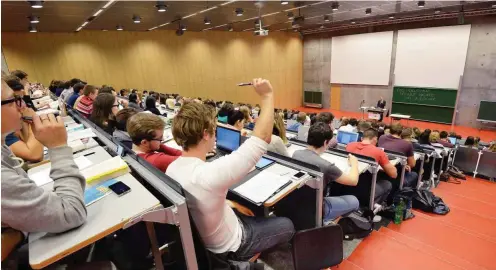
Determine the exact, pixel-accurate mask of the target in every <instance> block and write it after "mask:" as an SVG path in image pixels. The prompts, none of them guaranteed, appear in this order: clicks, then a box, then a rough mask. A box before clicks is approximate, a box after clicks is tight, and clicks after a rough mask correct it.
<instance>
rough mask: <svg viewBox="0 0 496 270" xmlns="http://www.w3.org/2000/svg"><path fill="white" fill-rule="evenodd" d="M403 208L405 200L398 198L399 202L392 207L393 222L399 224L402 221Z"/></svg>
mask: <svg viewBox="0 0 496 270" xmlns="http://www.w3.org/2000/svg"><path fill="white" fill-rule="evenodd" d="M403 210H405V202H404V201H403V198H400V202H399V203H398V204H397V205H396V207H395V209H394V224H401V222H402V221H403Z"/></svg>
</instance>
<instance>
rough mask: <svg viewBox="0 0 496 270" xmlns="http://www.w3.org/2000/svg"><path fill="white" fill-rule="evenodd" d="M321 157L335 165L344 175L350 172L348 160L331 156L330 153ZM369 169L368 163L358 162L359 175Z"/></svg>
mask: <svg viewBox="0 0 496 270" xmlns="http://www.w3.org/2000/svg"><path fill="white" fill-rule="evenodd" d="M321 157H322V158H323V159H325V160H327V161H329V162H331V163H334V165H336V167H338V168H339V169H340V170H341V171H342V172H343V173H345V174H347V173H349V172H350V165H349V164H348V158H344V157H340V156H335V155H331V154H329V153H324V154H322V155H321ZM367 168H368V165H367V164H366V163H363V162H360V161H358V173H363V172H364V171H365V170H366V169H367Z"/></svg>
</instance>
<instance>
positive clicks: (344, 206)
mask: <svg viewBox="0 0 496 270" xmlns="http://www.w3.org/2000/svg"><path fill="white" fill-rule="evenodd" d="M358 207H359V203H358V199H357V198H356V197H355V196H353V195H344V196H339V197H325V198H324V216H323V219H324V221H328V220H332V219H335V218H337V217H339V216H342V215H344V214H348V213H350V212H352V211H354V210H357V209H358Z"/></svg>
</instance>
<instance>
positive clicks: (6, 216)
mask: <svg viewBox="0 0 496 270" xmlns="http://www.w3.org/2000/svg"><path fill="white" fill-rule="evenodd" d="M1 99H2V113H1V116H2V181H1V185H2V199H1V208H2V209H1V212H2V214H1V215H2V217H1V218H2V233H3V232H4V231H5V230H9V229H12V230H17V231H21V232H23V234H21V237H22V236H27V234H28V233H30V232H48V233H60V232H64V231H67V230H70V229H72V228H75V227H78V226H80V225H81V224H83V223H84V221H85V220H86V208H85V205H84V197H83V191H84V189H85V183H86V181H85V179H84V177H83V176H82V175H81V174H80V173H79V168H78V167H77V166H76V164H75V163H74V159H73V156H72V149H71V148H70V147H68V146H67V133H66V130H65V126H64V123H63V121H62V118H61V117H60V116H58V117H55V116H54V115H53V114H49V115H41V116H37V115H33V134H34V136H35V138H36V140H38V141H39V142H41V143H42V144H43V145H44V146H46V147H47V148H48V155H49V156H50V161H51V171H50V177H51V178H52V179H53V180H54V187H53V188H52V189H51V190H50V191H45V190H44V189H43V188H41V187H38V186H37V185H36V183H35V182H34V181H33V180H31V179H30V178H29V176H28V174H27V173H26V172H25V171H24V170H23V169H22V168H21V167H22V162H20V161H19V160H20V159H19V158H17V157H15V156H14V154H13V153H12V152H11V151H10V150H9V148H7V147H6V146H5V145H4V144H5V137H6V136H7V135H8V134H10V133H12V132H15V131H18V130H19V129H20V128H21V121H20V118H21V113H20V110H21V109H22V106H23V104H22V100H21V99H19V98H18V97H15V96H14V93H13V91H12V90H11V89H10V88H9V87H8V85H7V84H6V83H5V81H3V80H2V91H1ZM26 240H27V239H24V241H21V242H24V243H27V241H26ZM2 263H3V262H2Z"/></svg>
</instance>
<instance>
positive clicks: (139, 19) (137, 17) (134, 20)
mask: <svg viewBox="0 0 496 270" xmlns="http://www.w3.org/2000/svg"><path fill="white" fill-rule="evenodd" d="M133 22H134V23H140V22H141V17H140V16H138V15H134V16H133Z"/></svg>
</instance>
